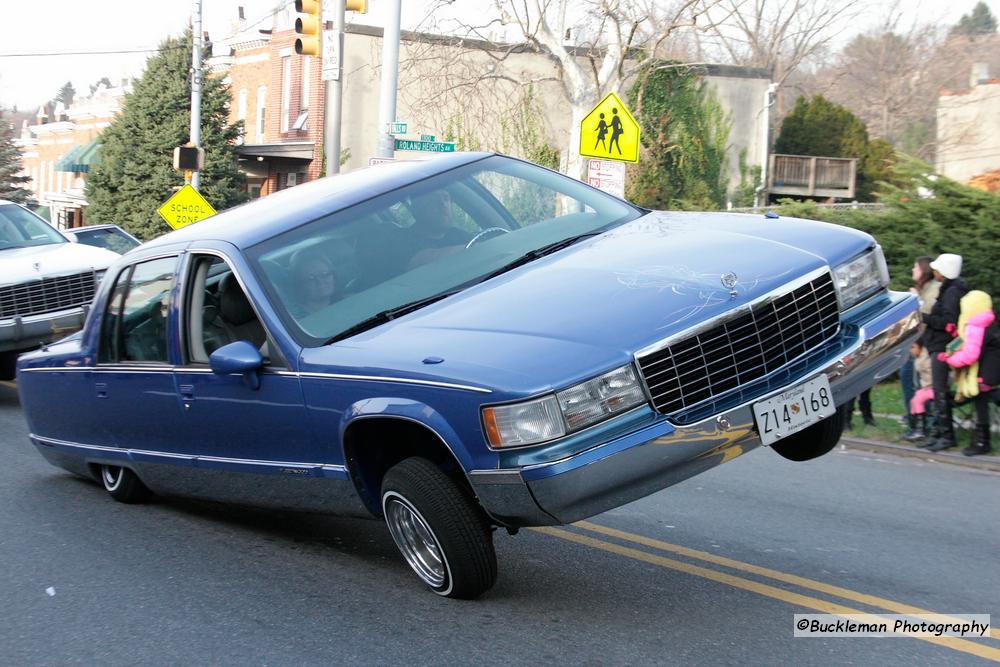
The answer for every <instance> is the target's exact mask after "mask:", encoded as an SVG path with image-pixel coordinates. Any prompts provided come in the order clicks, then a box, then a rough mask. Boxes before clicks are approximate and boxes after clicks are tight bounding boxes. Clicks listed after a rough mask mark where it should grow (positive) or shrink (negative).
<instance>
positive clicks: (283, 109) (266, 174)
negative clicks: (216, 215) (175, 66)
mask: <svg viewBox="0 0 1000 667" xmlns="http://www.w3.org/2000/svg"><path fill="white" fill-rule="evenodd" d="M294 21H295V13H294V12H293V11H292V10H291V9H290V8H286V9H284V10H279V11H277V12H275V14H274V17H273V22H272V27H271V28H270V29H264V30H261V29H258V28H257V27H250V28H242V29H241V28H240V27H238V28H237V31H236V33H235V34H234V35H233V36H231V37H228V38H226V39H224V40H221V41H219V42H215V43H214V44H213V46H212V53H213V57H212V58H211V60H210V61H209V67H210V69H211V71H212V72H214V73H216V74H217V75H221V76H224V77H225V81H226V83H228V84H229V86H230V92H231V94H232V96H233V101H232V104H231V105H230V110H229V120H230V122H235V121H238V120H242V121H243V124H244V130H243V137H242V138H241V141H240V145H239V146H238V147H237V154H238V155H239V165H240V169H241V170H242V171H243V172H244V173H246V176H247V190H248V191H249V192H250V194H251V195H252V196H254V197H258V196H262V195H266V194H269V193H271V192H276V191H277V190H282V189H284V188H286V187H291V186H294V185H297V184H299V183H303V182H305V181H310V180H313V179H315V178H318V177H319V176H320V174H321V173H322V165H323V158H322V154H323V141H322V131H323V126H322V125H323V123H322V119H323V113H322V102H323V86H322V82H321V81H320V64H319V59H318V58H310V57H309V56H300V55H297V54H296V53H295V38H296V34H295V30H294Z"/></svg>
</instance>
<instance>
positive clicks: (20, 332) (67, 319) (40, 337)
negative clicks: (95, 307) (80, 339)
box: [0, 306, 88, 352]
mask: <svg viewBox="0 0 1000 667" xmlns="http://www.w3.org/2000/svg"><path fill="white" fill-rule="evenodd" d="M87 309H88V306H75V307H73V308H67V309H65V310H59V311H56V312H54V313H40V314H38V315H25V316H21V315H16V316H14V317H11V318H5V319H3V320H0V352H7V351H9V350H18V351H20V350H30V349H32V348H36V347H38V346H39V345H43V344H44V343H50V342H52V341H53V340H55V339H57V338H62V337H63V336H68V335H69V334H71V333H73V332H74V331H76V330H78V329H80V328H81V327H83V323H84V321H85V320H86V319H87Z"/></svg>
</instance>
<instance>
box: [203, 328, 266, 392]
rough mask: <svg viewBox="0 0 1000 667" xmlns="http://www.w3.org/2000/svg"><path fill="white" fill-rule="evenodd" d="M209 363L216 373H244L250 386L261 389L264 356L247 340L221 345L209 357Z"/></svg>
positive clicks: (244, 377)
mask: <svg viewBox="0 0 1000 667" xmlns="http://www.w3.org/2000/svg"><path fill="white" fill-rule="evenodd" d="M208 365H209V367H210V368H211V369H212V372H213V373H215V374H216V375H234V374H235V375H242V376H243V379H244V380H245V381H246V383H247V386H248V387H250V388H251V389H255V390H256V389H260V375H259V374H258V371H259V370H260V367H261V366H263V365H264V358H263V357H262V356H260V351H259V350H258V349H257V348H256V347H254V346H253V345H251V344H250V343H248V342H247V341H245V340H238V341H236V342H235V343H230V344H229V345H223V346H222V347H220V348H219V349H218V350H216V351H215V352H213V353H212V356H210V357H209V358H208Z"/></svg>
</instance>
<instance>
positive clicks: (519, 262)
mask: <svg viewBox="0 0 1000 667" xmlns="http://www.w3.org/2000/svg"><path fill="white" fill-rule="evenodd" d="M603 233H604V230H601V231H598V232H587V233H585V234H577V235H576V236H570V237H569V238H565V239H562V240H561V241H556V242H555V243H550V244H548V245H543V246H542V247H541V248H535V249H534V250H529V251H528V252H526V253H524V254H523V255H521V256H520V257H518V258H517V259H515V260H513V261H510V262H507V263H506V264H504V265H503V266H501V267H500V268H499V269H496V270H495V271H491V272H489V273H487V274H486V275H485V276H483V277H482V278H480V279H479V280H477V281H476V282H480V283H481V282H484V281H486V280H489V279H490V278H495V277H497V276H499V275H500V274H502V273H507V272H508V271H510V270H512V269H516V268H517V267H519V266H524V265H525V264H527V263H528V262H533V261H535V260H536V259H538V258H539V257H545V256H546V255H551V254H552V253H554V252H556V251H558V250H562V249H563V248H568V247H569V246H571V245H573V244H574V243H577V242H578V241H582V240H583V239H587V238H590V237H591V236H597V235H599V234H603Z"/></svg>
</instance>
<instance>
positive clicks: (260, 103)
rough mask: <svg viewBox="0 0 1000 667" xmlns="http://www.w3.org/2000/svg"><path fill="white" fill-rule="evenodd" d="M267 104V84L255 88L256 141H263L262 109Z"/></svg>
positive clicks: (263, 109)
mask: <svg viewBox="0 0 1000 667" xmlns="http://www.w3.org/2000/svg"><path fill="white" fill-rule="evenodd" d="M266 104H267V86H261V87H259V88H258V89H257V143H258V144H262V143H264V111H265V106H266Z"/></svg>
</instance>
